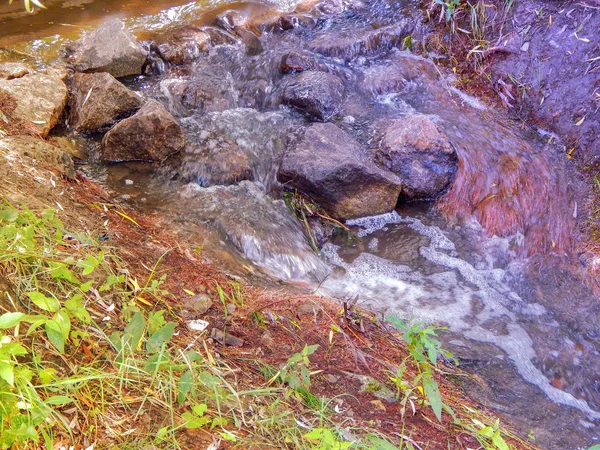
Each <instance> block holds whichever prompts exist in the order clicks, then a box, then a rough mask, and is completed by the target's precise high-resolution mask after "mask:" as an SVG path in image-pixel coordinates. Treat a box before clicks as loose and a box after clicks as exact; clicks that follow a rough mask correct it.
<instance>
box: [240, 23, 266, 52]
mask: <svg viewBox="0 0 600 450" xmlns="http://www.w3.org/2000/svg"><path fill="white" fill-rule="evenodd" d="M235 34H237V35H238V36H239V37H240V39H241V40H242V42H243V43H244V45H245V46H246V54H247V55H248V56H256V55H260V54H261V53H262V52H263V46H262V44H261V42H260V39H259V38H258V36H256V34H254V33H253V32H252V31H248V30H244V29H243V28H240V29H237V30H235Z"/></svg>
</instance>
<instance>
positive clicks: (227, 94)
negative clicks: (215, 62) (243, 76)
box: [160, 67, 236, 117]
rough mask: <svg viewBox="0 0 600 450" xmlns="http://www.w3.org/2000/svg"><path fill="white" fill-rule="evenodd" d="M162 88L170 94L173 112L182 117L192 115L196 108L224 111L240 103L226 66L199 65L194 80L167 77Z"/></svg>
mask: <svg viewBox="0 0 600 450" xmlns="http://www.w3.org/2000/svg"><path fill="white" fill-rule="evenodd" d="M160 90H161V92H162V93H163V94H164V95H165V96H166V97H167V100H168V102H169V109H170V110H171V112H172V113H173V114H175V115H177V116H180V117H183V116H189V115H190V114H192V112H193V111H194V110H200V111H205V112H212V111H222V110H225V109H229V108H233V107H234V106H235V103H236V91H235V86H234V83H233V79H232V77H231V74H230V73H229V72H228V71H227V70H226V69H223V68H216V67H205V68H201V69H197V70H196V72H195V73H194V78H193V80H181V79H178V78H169V79H166V80H163V81H161V83H160Z"/></svg>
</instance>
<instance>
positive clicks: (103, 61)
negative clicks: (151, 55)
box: [68, 19, 147, 78]
mask: <svg viewBox="0 0 600 450" xmlns="http://www.w3.org/2000/svg"><path fill="white" fill-rule="evenodd" d="M69 50H70V52H71V54H70V55H69V58H68V60H69V62H70V63H71V64H72V66H73V68H74V69H75V70H76V71H77V72H108V73H110V74H111V75H112V76H114V77H116V78H120V77H125V76H128V75H139V74H140V73H142V67H143V65H144V63H145V62H146V56H147V52H146V50H144V48H143V47H142V46H141V45H140V44H139V42H138V41H137V40H136V38H135V36H133V34H131V33H130V32H129V31H127V30H126V29H125V25H124V24H123V22H121V21H120V20H119V19H111V20H109V21H108V22H105V23H104V24H103V25H101V26H100V27H99V28H96V29H95V30H93V31H90V32H89V33H87V34H85V35H84V36H83V37H82V38H81V39H80V40H78V41H77V42H75V43H74V44H73V45H72V46H71V48H70V49H69Z"/></svg>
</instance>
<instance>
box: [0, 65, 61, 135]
mask: <svg viewBox="0 0 600 450" xmlns="http://www.w3.org/2000/svg"><path fill="white" fill-rule="evenodd" d="M66 103H67V86H66V85H65V83H64V82H63V81H62V79H61V78H60V76H58V75H57V74H56V73H55V72H54V71H49V72H48V73H32V74H29V75H25V76H23V77H21V78H14V79H12V80H0V105H2V111H3V112H4V114H5V115H6V116H7V117H8V119H9V121H13V120H14V121H19V122H20V123H21V124H23V125H24V126H25V127H26V128H28V129H29V130H30V131H33V132H35V133H37V134H39V135H40V136H41V137H46V136H47V135H48V133H49V132H50V130H51V129H52V128H53V127H54V126H55V125H56V124H57V122H58V119H59V118H60V116H61V114H62V112H63V110H64V108H65V105H66Z"/></svg>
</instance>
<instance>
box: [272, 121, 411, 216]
mask: <svg viewBox="0 0 600 450" xmlns="http://www.w3.org/2000/svg"><path fill="white" fill-rule="evenodd" d="M278 178H279V181H280V182H281V183H284V184H285V185H286V186H288V187H295V188H297V189H298V190H300V191H301V192H303V193H305V194H307V195H309V196H310V197H311V198H313V199H314V200H315V201H316V202H317V203H318V204H319V205H320V206H321V207H323V208H324V209H325V210H326V211H327V212H328V213H329V214H331V215H332V216H333V217H336V218H338V219H342V220H345V219H352V218H357V217H365V216H373V215H377V214H383V213H386V212H389V211H392V210H393V209H394V208H395V206H396V203H397V202H398V196H399V195H400V191H401V182H400V180H399V179H398V177H396V175H394V174H393V173H391V172H387V171H385V170H382V169H380V168H379V167H377V166H376V165H375V164H374V163H373V162H372V161H371V160H370V158H369V155H368V151H367V150H366V149H365V148H363V147H362V145H361V144H360V143H358V142H357V141H356V140H354V138H352V136H350V135H349V134H348V133H346V132H345V131H343V130H341V129H340V128H338V127H336V126H335V125H333V124H331V123H325V124H314V125H312V126H311V127H310V128H308V129H307V130H306V133H305V134H304V137H303V138H302V139H301V140H300V142H299V143H298V144H297V145H296V146H295V147H294V148H292V149H291V150H289V151H288V152H287V153H286V154H285V156H284V158H283V162H282V164H281V167H280V169H279V175H278Z"/></svg>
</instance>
